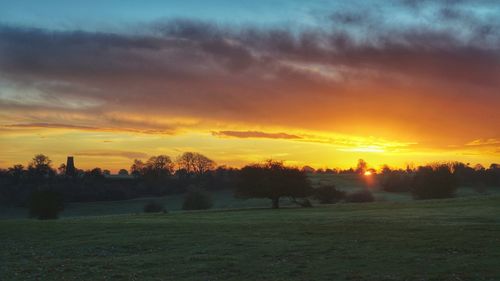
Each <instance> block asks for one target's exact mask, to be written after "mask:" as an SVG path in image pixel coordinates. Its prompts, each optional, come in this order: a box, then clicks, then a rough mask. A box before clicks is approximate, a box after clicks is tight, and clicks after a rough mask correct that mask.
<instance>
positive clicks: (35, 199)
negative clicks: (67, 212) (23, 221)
mask: <svg viewBox="0 0 500 281" xmlns="http://www.w3.org/2000/svg"><path fill="white" fill-rule="evenodd" d="M62 210H64V201H63V196H62V194H60V193H58V192H55V191H49V190H43V191H34V192H33V193H32V194H31V198H30V201H29V215H30V217H31V218H37V219H39V220H48V219H57V218H58V217H59V213H60V212H61V211H62Z"/></svg>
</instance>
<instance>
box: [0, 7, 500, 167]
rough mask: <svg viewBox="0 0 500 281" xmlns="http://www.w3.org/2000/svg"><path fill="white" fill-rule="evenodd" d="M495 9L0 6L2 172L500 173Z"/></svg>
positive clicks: (499, 27)
mask: <svg viewBox="0 0 500 281" xmlns="http://www.w3.org/2000/svg"><path fill="white" fill-rule="evenodd" d="M499 14H500V3H499V2H498V1H486V0H483V1H481V0H478V1H465V0H463V1H460V0H448V1H445V0H441V1H425V0H424V1H415V0H399V1H395V0H393V1H391V0H389V1H357V0H350V1H320V0H317V1H299V0H297V1H293V0H289V1H285V0H265V1H264V0H262V1H244V2H243V1H223V0H213V1H194V0H184V1H123V0H121V1H118V0H112V1H79V2H78V1H77V2H75V1H62V0H61V1H50V0H49V1H22V0H20V1H2V0H0V167H3V168H6V167H8V166H11V165H13V164H17V163H21V164H24V165H26V163H27V162H28V161H29V160H30V159H31V158H32V157H33V155H34V154H37V153H44V154H46V155H48V156H49V157H51V159H52V160H53V162H54V163H55V164H56V165H58V164H59V163H63V162H65V159H66V156H68V155H72V156H74V157H75V165H76V166H77V167H78V168H83V169H89V168H93V167H101V168H105V169H110V170H112V171H116V170H118V169H120V168H128V167H130V165H131V163H132V161H133V160H134V159H143V160H144V159H147V158H148V157H150V156H152V155H159V154H166V155H169V156H171V157H172V158H175V157H176V156H177V155H179V154H181V153H182V152H185V151H195V152H200V153H203V154H205V155H207V156H208V157H210V158H212V159H214V160H215V161H216V162H217V163H218V164H220V165H229V166H236V167H239V166H242V165H244V164H247V163H254V162H260V161H263V160H265V159H270V158H272V159H277V160H284V161H285V162H286V163H287V164H290V165H295V166H303V165H310V166H313V167H315V168H325V167H338V168H348V167H351V166H355V165H356V162H357V160H358V159H360V158H362V159H364V160H366V161H367V162H368V164H369V165H370V166H371V167H373V168H379V167H380V166H381V165H383V164H388V165H389V166H392V167H405V166H406V165H407V164H413V165H420V164H426V163H432V162H444V161H462V162H465V163H471V164H476V163H480V164H482V165H484V166H489V164H491V163H498V162H500V121H499V120H500V110H499V108H500V17H499V16H498V15H499Z"/></svg>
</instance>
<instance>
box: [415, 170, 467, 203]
mask: <svg viewBox="0 0 500 281" xmlns="http://www.w3.org/2000/svg"><path fill="white" fill-rule="evenodd" d="M457 188H458V184H457V180H456V178H455V176H454V175H453V174H452V172H451V170H450V167H449V166H448V165H434V166H425V167H419V168H418V170H417V171H416V173H415V175H414V176H413V179H412V182H411V191H412V194H413V197H414V198H415V199H432V198H449V197H453V196H454V195H455V191H456V189H457Z"/></svg>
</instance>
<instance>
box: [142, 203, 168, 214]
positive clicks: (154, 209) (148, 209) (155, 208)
mask: <svg viewBox="0 0 500 281" xmlns="http://www.w3.org/2000/svg"><path fill="white" fill-rule="evenodd" d="M159 212H165V208H164V207H163V205H162V204H160V203H159V202H155V201H151V202H148V203H147V204H146V205H144V213H159Z"/></svg>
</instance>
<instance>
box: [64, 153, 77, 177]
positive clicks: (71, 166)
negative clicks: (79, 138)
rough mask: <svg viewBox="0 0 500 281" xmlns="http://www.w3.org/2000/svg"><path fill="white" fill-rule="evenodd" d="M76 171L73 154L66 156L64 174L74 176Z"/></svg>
mask: <svg viewBox="0 0 500 281" xmlns="http://www.w3.org/2000/svg"><path fill="white" fill-rule="evenodd" d="M75 173H76V169H75V162H74V160H73V156H68V160H67V161H66V176H71V177H72V176H74V175H75Z"/></svg>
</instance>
